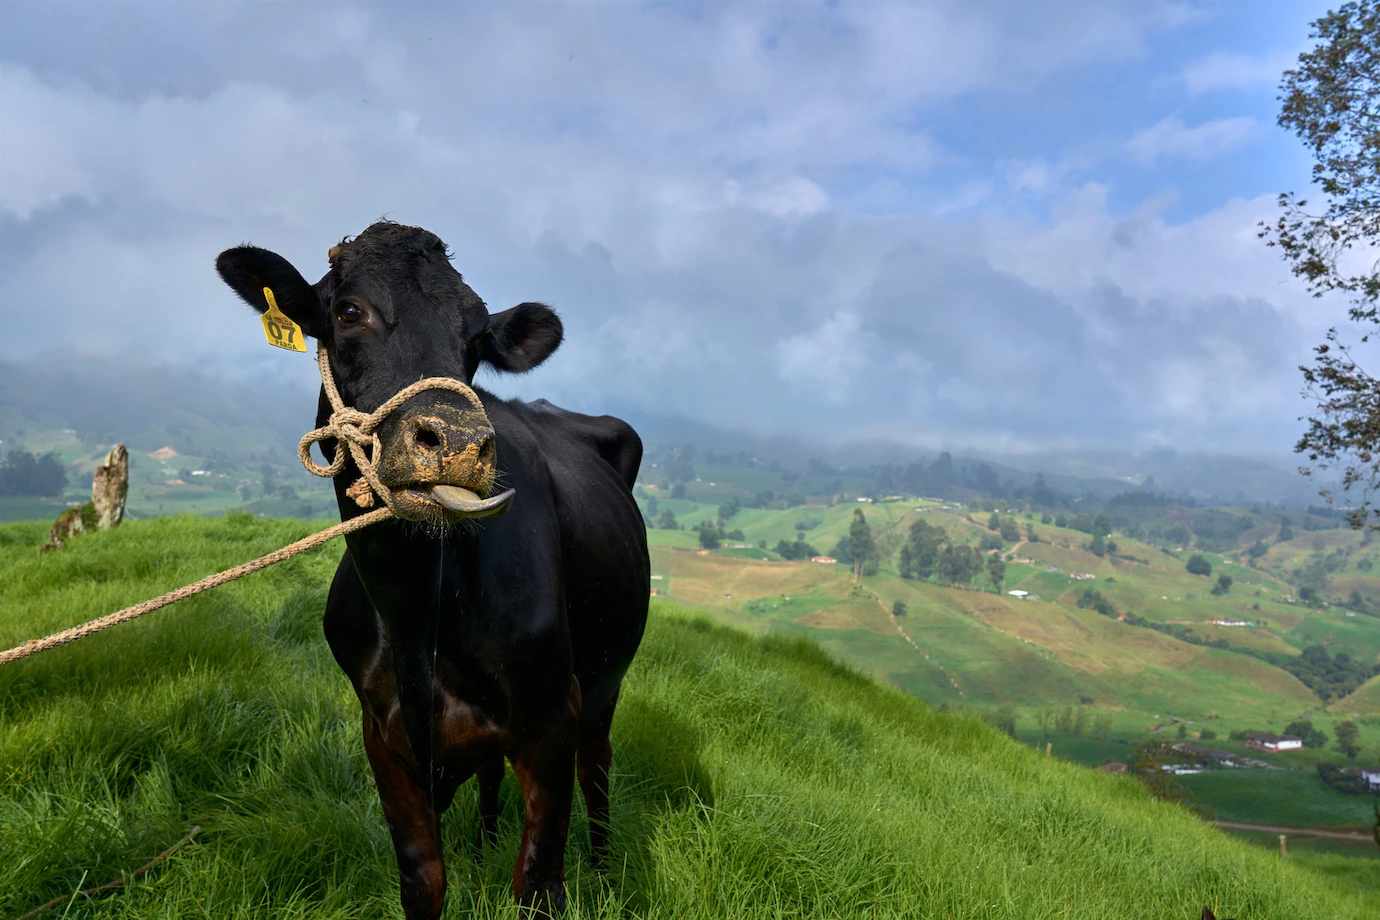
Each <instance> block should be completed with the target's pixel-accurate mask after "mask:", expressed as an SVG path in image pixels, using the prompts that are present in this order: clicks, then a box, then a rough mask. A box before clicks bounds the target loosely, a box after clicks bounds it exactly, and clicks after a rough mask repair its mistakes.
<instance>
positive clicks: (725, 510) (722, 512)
mask: <svg viewBox="0 0 1380 920" xmlns="http://www.w3.org/2000/svg"><path fill="white" fill-rule="evenodd" d="M741 507H742V502H740V501H738V499H737V497H734V498H730V499H729V500H728V501H726V502H724V503H723V504H722V505H720V506H719V526H721V527H722V526H723V525H724V523H725V522H727V521H728V519H729V518H731V517H733V515H735V514H737V513H738V509H740V508H741Z"/></svg>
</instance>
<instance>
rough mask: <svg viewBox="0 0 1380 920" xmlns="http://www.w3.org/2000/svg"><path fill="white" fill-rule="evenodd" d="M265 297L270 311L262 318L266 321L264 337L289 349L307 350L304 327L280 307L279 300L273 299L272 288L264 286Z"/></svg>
mask: <svg viewBox="0 0 1380 920" xmlns="http://www.w3.org/2000/svg"><path fill="white" fill-rule="evenodd" d="M264 299H265V300H267V301H268V312H267V313H265V314H264V315H263V316H262V317H260V318H261V319H262V320H263V321H264V338H266V339H268V344H270V345H272V346H273V347H275V348H286V349H287V350H288V351H306V350H307V343H306V342H305V341H304V336H303V335H302V327H301V326H298V325H297V324H296V323H294V322H293V321H292V320H290V319H288V318H287V316H286V314H284V313H283V311H282V310H279V309H278V301H276V300H274V299H273V290H272V289H271V288H264Z"/></svg>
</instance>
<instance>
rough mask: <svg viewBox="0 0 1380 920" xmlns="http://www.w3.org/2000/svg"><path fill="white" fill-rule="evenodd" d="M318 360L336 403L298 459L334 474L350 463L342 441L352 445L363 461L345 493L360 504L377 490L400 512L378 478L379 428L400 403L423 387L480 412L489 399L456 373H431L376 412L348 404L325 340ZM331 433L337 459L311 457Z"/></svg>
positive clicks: (315, 471)
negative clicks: (456, 397)
mask: <svg viewBox="0 0 1380 920" xmlns="http://www.w3.org/2000/svg"><path fill="white" fill-rule="evenodd" d="M316 363H317V366H319V367H320V368H321V387H322V389H324V390H325V391H326V399H328V400H329V401H330V403H331V417H330V418H329V419H327V420H326V424H325V425H323V426H321V427H320V428H317V429H315V430H314V431H308V432H307V433H306V434H304V435H303V436H302V440H301V442H300V443H298V445H297V459H298V460H300V461H302V466H303V467H305V468H306V470H307V472H308V473H311V474H312V475H313V476H320V477H321V478H323V479H331V478H333V477H335V476H336V475H337V474H338V473H340V471H341V470H343V469H344V468H345V458H346V454H345V451H344V450H341V449H340V446H339V445H344V446H346V447H348V448H349V451H350V453H349V455H350V456H351V457H353V458H354V461H355V466H357V467H359V472H360V477H359V479H356V480H355V481H354V483H352V484H351V485H350V487H349V488H347V489H346V490H345V494H346V495H348V496H350V497H351V498H353V499H354V500H355V504H356V505H359V506H360V507H361V508H370V507H373V504H374V496H375V495H377V496H378V498H379V499H381V500H382V501H383V503H384V504H385V505H386V506H387V507H388V508H389V510H391V511H393V512H394V513H395V514H396V513H397V512H398V508H397V505H396V499H395V498H394V496H393V490H392V489H390V488H388V486H386V485H384V484H383V483H382V482H380V481H379V471H378V468H379V463H380V462H381V461H382V459H383V442H382V441H380V440H379V436H378V434H377V431H378V427H379V426H380V425H382V424H383V422H384V420H385V419H387V418H388V416H390V415H392V414H393V412H394V411H395V410H396V409H397V408H398V407H399V406H401V405H402V404H403V403H405V402H407V401H408V400H409V399H411V398H412V397H414V396H416V395H417V394H418V393H421V392H423V391H424V390H450V391H451V392H452V393H459V394H460V395H462V396H464V397H465V398H466V399H467V400H469V401H470V403H471V404H472V405H473V406H474V407H475V408H476V409H478V410H479V411H480V412H483V411H484V404H483V403H481V402H480V401H479V396H478V394H476V393H475V392H474V390H473V389H472V388H471V387H470V386H469V385H468V384H465V383H462V382H461V381H459V380H456V379H455V378H453V377H427V378H425V379H422V380H418V381H417V382H416V383H413V384H409V385H408V386H405V387H403V388H402V389H401V390H399V391H398V392H397V393H394V394H393V395H392V396H391V397H389V399H388V401H387V402H385V403H384V404H383V405H381V406H379V407H378V408H377V409H375V410H374V411H373V412H361V411H359V410H358V409H352V408H350V407H349V406H347V405H345V401H344V400H343V399H341V398H340V390H338V389H337V388H336V385H335V377H334V375H333V374H332V373H331V360H330V357H329V356H328V355H327V354H326V346H324V345H319V346H318V347H317V351H316ZM331 438H335V440H336V441H337V442H338V445H337V447H336V451H335V459H334V460H332V461H331V462H330V463H329V464H328V465H326V466H322V465H321V464H319V463H317V462H316V461H315V460H313V459H312V456H311V446H312V445H313V444H316V443H318V442H320V441H327V440H330V439H331ZM366 448H368V450H367V451H366Z"/></svg>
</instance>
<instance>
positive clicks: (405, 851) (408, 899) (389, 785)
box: [364, 710, 446, 920]
mask: <svg viewBox="0 0 1380 920" xmlns="http://www.w3.org/2000/svg"><path fill="white" fill-rule="evenodd" d="M364 750H365V752H366V753H367V754H368V755H369V766H370V767H372V768H373V771H374V784H375V785H376V786H378V790H379V801H380V802H382V804H383V816H384V818H385V819H387V821H388V832H389V833H390V834H391V835H392V837H393V850H394V852H395V853H396V854H397V858H398V881H399V885H400V887H401V889H402V892H401V893H402V908H403V915H404V916H406V917H407V920H435V918H436V917H439V916H440V915H441V907H442V905H444V904H445V900H446V866H445V862H444V861H443V858H442V855H441V830H440V822H439V820H438V818H437V815H436V813H435V812H434V811H433V810H432V809H431V806H430V804H428V802H427V798H426V794H425V791H424V790H423V789H422V787H421V786H420V785H419V784H418V782H417V778H416V776H415V775H414V774H413V771H412V770H410V769H408V765H407V764H405V763H404V762H403V760H402V758H401V757H400V756H399V755H398V754H397V753H396V752H395V751H394V750H393V749H392V748H390V747H389V745H388V743H387V739H386V738H385V737H384V729H383V726H382V725H381V724H380V723H379V721H378V719H377V718H375V717H374V716H373V715H372V714H371V713H370V712H368V711H367V710H366V711H365V713H364Z"/></svg>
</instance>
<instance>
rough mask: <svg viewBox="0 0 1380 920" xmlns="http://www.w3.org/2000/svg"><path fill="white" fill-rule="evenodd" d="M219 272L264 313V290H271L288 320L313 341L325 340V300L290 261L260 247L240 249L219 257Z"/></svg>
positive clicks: (254, 306) (217, 261) (266, 300)
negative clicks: (323, 338) (323, 300)
mask: <svg viewBox="0 0 1380 920" xmlns="http://www.w3.org/2000/svg"><path fill="white" fill-rule="evenodd" d="M216 271H217V272H219V273H220V277H221V278H222V279H223V280H224V281H225V283H226V284H228V285H230V287H232V288H234V290H235V293H236V294H239V295H240V298H241V299H242V300H243V301H244V302H245V303H247V304H249V305H250V306H251V307H253V308H254V309H255V310H258V311H259V312H260V313H265V312H267V310H268V299H267V298H266V297H265V296H264V288H268V289H270V290H271V291H273V299H274V301H276V302H277V304H278V309H279V310H282V311H283V313H285V314H286V315H287V317H288V319H290V320H292V321H293V322H294V323H296V324H297V325H299V326H301V327H302V331H303V332H305V333H306V334H307V335H309V336H311V337H312V338H316V339H319V338H321V335H320V333H321V331H322V329H323V328H324V327H325V326H326V324H325V323H324V322H323V320H324V319H325V309H324V308H323V307H322V305H321V298H320V297H318V296H317V294H316V288H314V287H312V286H311V285H310V284H308V283H307V280H306V279H305V278H303V277H302V275H301V273H300V272H298V271H297V269H295V268H293V267H292V263H291V262H289V261H288V260H287V259H284V258H283V257H282V256H280V255H278V254H277V253H276V252H269V251H268V250H267V249H260V248H259V247H257V246H236V247H235V248H234V249H227V250H225V251H224V252H222V253H221V254H220V255H219V256H217V257H216Z"/></svg>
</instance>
